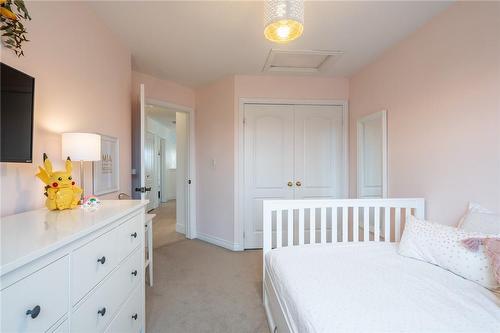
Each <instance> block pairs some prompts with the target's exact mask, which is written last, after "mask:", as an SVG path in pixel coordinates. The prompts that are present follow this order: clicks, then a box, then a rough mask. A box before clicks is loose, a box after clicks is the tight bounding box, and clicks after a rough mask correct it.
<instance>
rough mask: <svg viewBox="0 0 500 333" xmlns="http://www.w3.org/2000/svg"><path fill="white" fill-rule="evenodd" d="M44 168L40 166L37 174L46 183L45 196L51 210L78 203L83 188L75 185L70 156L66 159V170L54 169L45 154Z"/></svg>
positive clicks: (65, 207)
mask: <svg viewBox="0 0 500 333" xmlns="http://www.w3.org/2000/svg"><path fill="white" fill-rule="evenodd" d="M43 166H44V167H43V168H42V167H38V169H39V170H40V171H39V172H38V173H37V174H36V176H37V177H38V178H40V179H41V180H42V182H44V183H45V185H46V186H45V193H44V194H45V196H46V197H47V200H46V201H45V205H46V206H47V208H48V209H49V210H56V209H58V210H63V209H72V208H75V207H76V206H77V205H78V202H79V201H80V195H81V194H82V189H81V188H80V187H78V186H76V185H75V182H74V181H73V177H71V171H72V170H73V163H71V160H70V158H69V157H68V159H67V160H66V170H65V171H52V163H51V162H50V160H49V159H48V157H47V154H45V153H44V154H43Z"/></svg>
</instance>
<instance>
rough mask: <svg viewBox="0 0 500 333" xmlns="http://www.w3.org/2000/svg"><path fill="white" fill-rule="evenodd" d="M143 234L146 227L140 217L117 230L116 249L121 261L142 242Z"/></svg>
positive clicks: (132, 219)
mask: <svg viewBox="0 0 500 333" xmlns="http://www.w3.org/2000/svg"><path fill="white" fill-rule="evenodd" d="M143 234H144V225H143V224H142V223H141V218H140V217H139V216H134V217H133V218H131V219H130V220H128V221H126V222H125V223H122V224H121V225H120V226H119V227H118V228H117V229H116V244H115V248H116V250H117V253H118V257H119V258H120V260H122V259H123V258H125V257H126V256H127V255H129V253H130V252H132V251H133V250H134V249H135V248H136V247H137V246H138V245H139V244H140V243H141V242H142V237H143Z"/></svg>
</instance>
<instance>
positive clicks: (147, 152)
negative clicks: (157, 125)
mask: <svg viewBox="0 0 500 333" xmlns="http://www.w3.org/2000/svg"><path fill="white" fill-rule="evenodd" d="M155 155H156V154H155V135H154V134H153V133H151V132H146V135H145V138H144V176H145V182H144V186H145V187H146V189H153V188H155V162H156V158H155ZM154 194H155V191H151V190H150V191H146V192H145V199H147V200H149V203H148V206H147V209H146V211H149V210H151V209H154V208H155V207H156V206H157V204H156V200H155V195H154Z"/></svg>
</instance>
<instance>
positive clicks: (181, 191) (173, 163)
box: [144, 101, 189, 248]
mask: <svg viewBox="0 0 500 333" xmlns="http://www.w3.org/2000/svg"><path fill="white" fill-rule="evenodd" d="M144 170H145V184H146V187H147V188H151V190H150V191H148V199H149V204H148V207H147V210H148V211H149V212H151V213H153V214H156V217H155V218H154V220H153V223H154V228H153V245H154V247H155V248H157V247H161V246H164V245H166V244H169V243H172V242H176V241H179V240H182V239H185V237H186V236H185V235H186V224H187V221H188V219H187V218H188V200H189V199H188V196H187V195H188V192H187V186H186V179H188V178H189V177H188V175H189V114H188V113H186V112H183V111H182V110H179V109H176V108H175V107H173V106H165V105H161V104H160V103H158V102H156V103H155V102H151V101H146V104H145V135H144Z"/></svg>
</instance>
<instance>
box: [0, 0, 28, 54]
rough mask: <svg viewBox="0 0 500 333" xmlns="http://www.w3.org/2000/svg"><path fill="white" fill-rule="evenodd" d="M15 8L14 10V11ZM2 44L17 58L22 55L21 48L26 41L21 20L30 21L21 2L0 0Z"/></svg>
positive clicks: (20, 0)
mask: <svg viewBox="0 0 500 333" xmlns="http://www.w3.org/2000/svg"><path fill="white" fill-rule="evenodd" d="M14 8H15V9H14ZM0 19H1V23H2V27H1V31H2V44H3V45H4V46H5V47H6V48H9V49H12V50H13V51H14V52H15V53H16V55H17V56H18V57H21V56H23V55H24V52H23V49H22V46H23V43H24V42H27V41H28V38H26V34H27V31H26V28H25V27H24V25H23V23H22V20H31V16H30V14H29V13H28V10H27V9H26V6H25V4H24V1H23V0H0Z"/></svg>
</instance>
